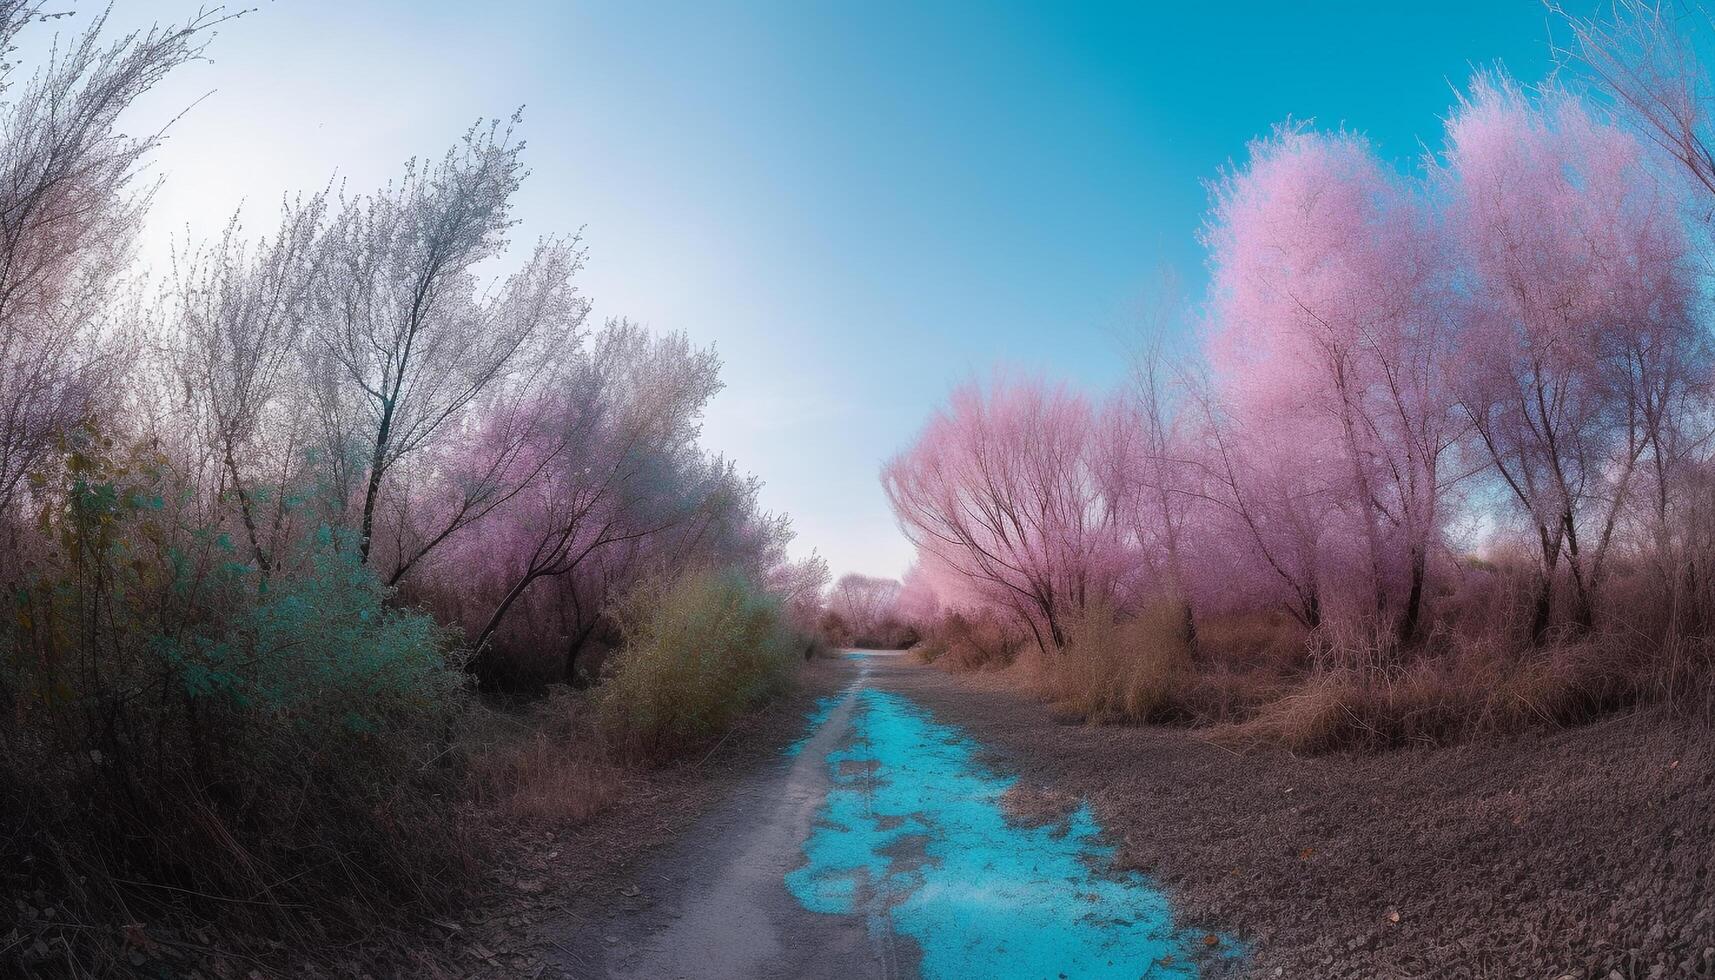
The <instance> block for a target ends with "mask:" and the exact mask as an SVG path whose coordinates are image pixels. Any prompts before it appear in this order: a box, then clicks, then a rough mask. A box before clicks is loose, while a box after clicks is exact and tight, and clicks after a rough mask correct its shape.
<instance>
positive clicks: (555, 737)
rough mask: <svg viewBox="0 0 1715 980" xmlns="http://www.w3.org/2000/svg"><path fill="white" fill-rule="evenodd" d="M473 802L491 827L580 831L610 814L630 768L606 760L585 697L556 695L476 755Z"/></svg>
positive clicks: (510, 725) (471, 785)
mask: <svg viewBox="0 0 1715 980" xmlns="http://www.w3.org/2000/svg"><path fill="white" fill-rule="evenodd" d="M470 770H471V772H470V783H469V791H468V792H469V798H470V801H471V803H472V805H473V807H474V808H475V809H476V811H477V812H478V814H479V815H480V822H482V823H484V824H498V825H502V826H525V827H531V828H536V829H557V828H563V827H573V826H577V825H579V824H582V823H584V822H585V821H587V820H589V819H590V818H592V817H594V816H596V815H598V814H600V813H601V812H602V811H604V810H606V809H607V808H608V807H609V806H611V805H612V804H613V803H614V802H616V801H617V800H618V799H619V798H620V795H621V793H622V792H623V790H624V787H625V775H626V773H625V770H624V769H622V768H620V767H619V766H617V765H615V764H614V763H613V762H612V761H610V760H609V759H607V758H606V757H605V754H604V752H603V749H602V745H601V742H600V740H599V736H598V733H597V732H596V730H595V726H594V724H593V720H592V719H591V717H590V711H589V709H588V706H587V699H586V697H585V696H584V695H582V694H580V693H577V692H572V691H566V690H564V689H561V690H557V691H555V692H554V693H553V694H551V695H550V696H549V697H548V699H547V700H546V701H545V702H544V703H543V704H542V705H540V706H539V707H538V708H537V709H536V710H535V711H534V712H532V717H531V718H529V719H527V720H525V721H524V722H523V723H520V722H518V721H516V720H512V721H509V722H508V723H506V724H505V726H504V728H503V729H502V728H500V727H499V726H496V730H495V731H494V733H493V734H491V735H490V736H489V737H488V738H487V739H485V744H484V745H482V746H481V747H480V748H478V749H477V750H475V751H473V752H472V755H471V766H470Z"/></svg>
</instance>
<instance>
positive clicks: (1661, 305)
mask: <svg viewBox="0 0 1715 980" xmlns="http://www.w3.org/2000/svg"><path fill="white" fill-rule="evenodd" d="M1565 26H1566V28H1567V29H1568V31H1569V32H1570V33H1569V36H1570V38H1571V41H1572V47H1571V49H1570V50H1568V51H1566V52H1564V55H1565V58H1566V60H1567V62H1568V70H1567V76H1568V78H1567V80H1566V81H1565V82H1564V83H1550V84H1546V85H1543V86H1540V87H1526V86H1524V85H1521V84H1520V83H1518V82H1516V81H1514V80H1512V79H1510V78H1507V77H1506V76H1504V75H1500V74H1494V73H1484V74H1479V75H1478V76H1477V77H1476V78H1475V79H1474V80H1473V81H1472V82H1471V84H1470V86H1469V88H1468V89H1467V90H1466V91H1465V92H1464V93H1463V94H1462V95H1461V96H1460V98H1459V101H1458V103H1457V104H1456V105H1455V106H1454V107H1453V108H1452V109H1451V110H1450V112H1449V114H1448V116H1447V119H1446V123H1445V139H1444V142H1443V143H1442V145H1441V147H1440V148H1439V149H1438V150H1437V151H1436V152H1434V153H1433V154H1431V155H1429V156H1427V157H1426V158H1425V159H1423V160H1422V161H1420V162H1419V164H1418V165H1417V166H1415V167H1413V168H1411V169H1408V170H1407V169H1398V168H1395V167H1393V166H1390V165H1389V164H1387V163H1385V162H1384V161H1383V160H1382V159H1381V158H1380V157H1378V155H1377V154H1376V152H1375V151H1374V149H1373V148H1372V147H1371V145H1370V144H1369V143H1368V142H1367V141H1366V140H1365V139H1364V138H1363V137H1362V136H1360V135H1357V134H1355V133H1352V132H1349V131H1344V130H1334V131H1329V130H1321V129H1317V128H1315V127H1313V126H1311V125H1308V124H1302V123H1288V124H1284V125H1282V126H1280V127H1278V128H1277V129H1276V130H1275V131H1274V132H1273V133H1272V134H1271V135H1269V136H1267V137H1264V138H1262V139H1259V140H1257V141H1256V142H1255V143H1253V144H1252V145H1251V147H1250V152H1249V158H1248V160H1247V161H1245V162H1244V163H1243V164H1242V165H1239V166H1236V167H1234V168H1233V169H1231V170H1230V171H1229V172H1226V173H1224V174H1222V175H1221V176H1220V178H1219V179H1218V180H1216V181H1215V182H1214V183H1213V184H1212V187H1211V192H1212V206H1211V211H1210V214H1209V218H1208V223H1207V226H1206V230H1205V233H1204V237H1203V240H1204V243H1205V244H1206V246H1207V249H1208V257H1209V263H1210V270H1211V285H1210V290H1209V293H1208V296H1207V298H1206V300H1205V301H1204V302H1202V303H1200V304H1197V305H1196V306H1195V307H1194V308H1193V309H1192V311H1191V312H1190V313H1189V320H1190V321H1191V322H1190V324H1189V329H1187V330H1185V331H1183V332H1184V333H1187V334H1188V335H1189V336H1190V338H1191V341H1190V343H1188V344H1187V345H1186V346H1185V348H1184V349H1182V350H1170V349H1167V348H1165V347H1164V346H1163V345H1162V344H1161V342H1160V341H1159V337H1160V336H1162V335H1164V334H1167V333H1170V332H1171V331H1170V330H1169V329H1168V328H1170V327H1172V326H1173V325H1174V323H1173V321H1174V318H1175V316H1176V315H1177V311H1178V308H1179V307H1180V305H1181V304H1179V303H1178V302H1177V301H1176V300H1175V299H1174V298H1173V297H1172V296H1171V295H1170V291H1169V290H1164V295H1165V298H1164V300H1163V304H1162V313H1161V314H1160V315H1159V316H1158V317H1156V318H1155V320H1154V321H1153V322H1151V323H1150V324H1148V325H1147V328H1148V329H1147V330H1146V333H1148V334H1150V335H1151V338H1150V340H1149V341H1147V342H1146V343H1144V344H1141V345H1140V349H1139V351H1138V353H1137V355H1136V357H1135V359H1134V361H1133V370H1132V372H1131V377H1130V380H1129V382H1128V383H1127V384H1126V385H1125V386H1124V387H1123V388H1122V390H1119V391H1117V392H1114V393H1111V394H1107V395H1102V396H1094V395H1089V394H1085V393H1082V392H1079V391H1076V390H1073V389H1071V388H1068V387H1066V386H1064V385H1058V384H1053V383H1050V382H1046V381H1043V380H1040V379H1036V378H1030V377H1018V376H1011V375H1006V374H997V375H995V376H993V377H992V378H990V379H988V380H986V381H984V382H979V383H972V384H968V385H966V386H964V387H961V388H959V389H958V390H957V391H955V392H954V393H953V395H952V397H951V400H950V402H949V403H948V404H947V405H946V407H945V408H944V409H942V410H941V411H940V412H938V413H937V414H936V415H935V416H934V417H933V418H932V419H931V420H930V421H929V422H928V424H927V425H926V426H925V428H924V429H923V431H922V433H921V435H920V436H919V437H918V439H917V441H916V442H915V444H913V445H912V446H910V447H909V448H907V449H906V450H905V451H904V452H902V453H901V454H900V455H899V456H897V457H896V458H895V459H893V460H892V461H891V462H889V463H888V464H887V466H886V467H885V469H884V471H883V477H882V479H883V483H884V485H885V488H886V490H887V493H888V495H889V497H890V498H891V501H892V503H893V506H894V509H895V511H896V513H897V515H898V517H899V520H900V522H901V525H902V526H903V527H904V528H905V530H906V532H907V534H908V535H909V536H910V538H911V539H912V541H913V542H914V543H915V545H916V547H917V554H918V561H917V564H916V565H915V567H914V568H913V569H912V570H911V572H910V574H908V575H907V577H906V578H905V580H904V582H903V586H902V589H901V591H900V593H899V595H898V596H897V599H896V610H897V613H896V615H897V616H898V617H899V618H900V619H901V620H902V621H904V622H907V623H909V624H911V625H912V626H913V627H914V628H915V629H916V630H918V631H919V632H920V633H921V635H922V637H923V640H922V643H921V644H920V645H919V647H918V649H919V653H920V655H921V656H922V657H923V658H924V659H929V660H934V661H936V662H938V663H943V664H947V665H949V666H951V667H954V668H959V669H973V668H990V667H1008V668H1009V669H1011V670H1013V671H1015V673H1017V674H1018V675H1019V676H1020V677H1021V678H1022V679H1023V681H1024V682H1025V683H1027V684H1028V685H1030V686H1032V687H1034V688H1035V689H1037V690H1039V691H1040V693H1041V694H1042V696H1043V697H1045V698H1047V699H1049V700H1051V701H1052V702H1053V703H1054V705H1055V706H1056V708H1057V710H1059V711H1061V712H1063V713H1064V714H1066V715H1068V716H1071V717H1076V718H1083V719H1088V720H1091V721H1134V722H1164V723H1174V724H1196V725H1206V726H1215V728H1216V729H1217V734H1218V735H1219V736H1220V737H1222V738H1226V739H1230V740H1233V741H1236V742H1241V743H1243V742H1265V743H1277V744H1283V745H1286V746H1288V747H1290V748H1293V749H1295V750H1301V751H1328V750H1338V749H1348V748H1382V747H1388V746H1397V745H1405V744H1425V743H1428V744H1434V743H1442V742H1448V741H1452V740H1457V739H1461V738H1467V737H1470V736H1473V735H1478V734H1483V733H1492V732H1509V731H1516V730H1519V729H1522V728H1528V727H1536V726H1557V725H1566V724H1573V723H1578V722H1581V721H1585V720H1587V719H1591V718H1594V717H1597V716H1599V715H1601V714H1604V713H1607V712H1612V711H1615V710H1619V709H1622V708H1626V707H1629V706H1636V705H1662V706H1665V710H1669V711H1673V712H1677V713H1680V714H1683V715H1687V716H1693V717H1698V718H1703V719H1712V718H1715V621H1712V620H1711V619H1710V615H1709V611H1710V610H1711V609H1715V575H1712V572H1711V570H1712V569H1715V538H1711V535H1710V529H1711V527H1712V526H1715V525H1712V524H1711V516H1712V515H1715V387H1712V386H1715V346H1712V344H1711V339H1712V338H1711V333H1710V298H1711V297H1710V296H1709V285H1708V279H1707V274H1706V272H1705V270H1706V268H1707V264H1708V262H1709V260H1710V258H1711V252H1710V242H1711V237H1710V233H1711V231H1712V228H1711V226H1710V224H1709V218H1708V215H1709V203H1710V200H1711V198H1710V193H1711V190H1710V189H1711V188H1712V187H1715V179H1712V169H1711V157H1710V154H1709V151H1708V149H1707V147H1708V146H1709V136H1710V134H1709V132H1708V130H1707V125H1708V119H1709V109H1710V105H1709V104H1708V103H1707V102H1705V101H1701V98H1702V94H1703V93H1705V92H1707V91H1708V80H1707V78H1706V77H1705V76H1704V75H1703V74H1702V73H1701V72H1700V70H1699V69H1698V68H1697V63H1696V59H1695V58H1694V57H1692V53H1693V50H1694V47H1695V42H1694V39H1692V38H1690V37H1688V36H1686V35H1684V34H1682V33H1680V28H1681V26H1682V22H1681V21H1679V20H1672V19H1669V18H1668V17H1667V16H1666V15H1665V14H1663V13H1661V12H1660V11H1658V10H1657V8H1656V7H1654V6H1653V5H1648V4H1632V3H1622V4H1620V5H1619V6H1618V7H1617V8H1616V9H1615V11H1614V19H1612V20H1606V21H1582V20H1577V19H1572V18H1568V19H1567V20H1566V23H1565Z"/></svg>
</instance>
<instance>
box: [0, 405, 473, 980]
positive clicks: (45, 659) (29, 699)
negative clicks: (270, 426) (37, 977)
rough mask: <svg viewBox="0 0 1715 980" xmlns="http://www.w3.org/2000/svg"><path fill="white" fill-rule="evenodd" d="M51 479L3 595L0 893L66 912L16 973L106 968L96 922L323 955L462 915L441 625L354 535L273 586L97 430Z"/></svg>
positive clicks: (316, 548)
mask: <svg viewBox="0 0 1715 980" xmlns="http://www.w3.org/2000/svg"><path fill="white" fill-rule="evenodd" d="M57 472H58V474H59V478H60V479H63V484H61V485H55V484H53V483H51V482H50V480H49V478H48V477H43V478H41V479H39V480H38V481H37V487H36V490H37V493H38V494H39V497H40V499H42V500H43V501H45V505H44V507H43V508H42V509H41V511H40V514H39V517H38V520H37V521H36V522H35V523H34V524H33V525H32V526H31V527H28V528H20V527H16V526H14V527H13V528H11V532H12V533H11V535H10V536H9V541H10V542H11V543H12V545H13V546H14V547H17V548H18V549H19V553H21V554H23V555H24V556H25V557H26V561H23V562H20V563H19V564H18V565H16V566H14V567H15V569H17V571H16V572H15V573H14V574H13V575H11V576H9V577H8V578H6V579H5V580H3V581H0V587H3V588H4V589H5V591H6V593H7V596H6V598H7V599H8V604H9V606H10V609H9V610H8V613H9V614H8V615H6V616H4V617H0V893H3V892H5V891H36V890H39V894H43V895H47V896H52V898H49V899H47V900H46V902H47V904H48V905H49V909H48V911H50V912H52V914H51V915H48V914H46V913H44V915H43V917H42V919H41V920H40V921H38V922H36V923H35V925H34V926H29V927H28V928H27V931H34V932H36V939H35V941H31V942H24V943H16V944H12V945H11V946H10V947H9V950H10V953H9V954H0V973H9V972H13V971H16V972H28V971H30V970H33V969H35V968H36V966H38V965H39V964H34V965H33V964H32V963H31V962H29V959H30V957H32V956H40V955H48V956H50V957H51V958H52V959H53V960H54V961H56V962H60V963H76V964H79V967H80V969H81V970H83V971H84V972H88V973H92V974H104V973H107V972H111V970H112V968H113V966H114V964H113V962H112V960H111V957H112V956H113V955H115V949H114V947H115V946H116V944H117V942H118V940H119V939H120V934H119V933H118V932H116V931H108V930H91V929H88V928H82V927H80V926H79V925H78V924H79V923H92V922H138V923H145V924H148V925H149V927H150V928H153V927H154V926H155V925H158V924H160V923H162V922H163V921H166V922H171V921H172V920H174V919H175V918H177V917H179V916H181V915H187V914H188V915H190V916H192V917H195V918H201V919H202V920H204V921H207V920H211V919H216V918H218V920H219V921H221V922H223V923H224V924H226V925H228V926H230V927H233V928H234V929H235V930H238V931H242V932H254V933H258V934H269V935H273V936H276V937H281V938H285V939H288V940H289V941H290V944H291V945H292V946H293V947H294V948H296V949H298V950H299V951H301V952H308V951H310V950H312V949H313V948H314V947H315V946H316V944H318V943H324V942H329V941H333V940H338V939H342V938H344V939H349V938H350V937H351V936H352V935H353V934H354V933H355V932H356V931H357V930H358V929H360V928H361V924H362V923H363V922H366V921H370V920H372V919H373V918H374V910H375V909H378V908H388V907H392V908H398V907H401V906H411V907H428V906H432V905H436V904H439V903H441V902H443V901H445V899H446V898H447V897H449V895H450V894H451V893H453V892H454V891H455V890H456V887H455V886H456V885H457V882H458V879H459V878H460V877H461V876H462V874H463V873H464V872H465V870H466V868H465V858H464V854H465V852H464V850H463V848H462V846H461V839H462V838H461V830H460V828H459V826H458V816H457V810H456V808H455V807H454V806H452V805H450V801H451V800H453V799H454V798H455V794H456V792H457V789H458V784H457V773H456V772H455V771H454V770H453V768H452V767H451V766H449V765H448V764H447V762H446V747H447V745H448V735H449V733H450V732H451V730H452V729H453V727H454V726H455V724H456V723H457V721H458V718H459V716H460V715H461V713H463V712H464V711H466V710H467V708H468V703H467V699H466V697H465V694H464V688H463V680H462V672H461V671H459V670H458V668H457V665H456V664H452V663H449V662H448V659H447V651H448V649H449V644H448V642H447V638H446V637H445V636H444V635H443V633H442V631H441V630H440V629H439V628H438V627H436V626H435V624H434V623H433V622H432V621H431V620H430V619H429V618H428V617H426V616H424V615H423V614H421V613H419V612H416V611H413V610H407V609H397V608H390V607H389V606H388V605H386V599H387V596H388V592H387V590H386V589H385V588H384V587H383V586H382V585H381V584H380V583H379V582H378V581H377V580H376V578H375V576H374V574H373V573H372V572H370V571H369V570H368V569H367V568H365V567H364V566H363V565H362V564H361V563H360V562H359V560H358V559H357V557H356V553H355V549H354V548H353V547H352V544H353V542H352V541H351V540H350V539H349V537H348V536H345V535H342V534H339V533H336V532H334V531H332V530H325V529H324V530H322V531H321V532H319V533H312V534H309V535H307V536H305V537H304V539H303V540H300V541H297V542H295V543H294V544H293V546H292V549H291V553H290V554H286V555H282V556H281V559H282V560H280V561H278V562H276V563H275V567H274V569H273V571H272V573H271V574H270V575H267V576H264V575H263V574H262V573H261V571H260V570H259V569H258V568H257V567H256V566H255V565H253V564H251V563H249V562H246V561H243V560H241V556H240V553H239V549H238V548H236V547H235V546H234V545H233V543H232V541H231V539H230V537H229V535H228V534H227V533H226V532H225V531H224V530H223V529H221V528H220V527H218V526H215V527H211V526H208V525H206V524H201V523H198V520H199V511H198V509H197V508H196V507H195V506H191V505H187V504H186V501H188V500H190V499H191V495H190V494H188V493H186V492H184V491H183V490H182V489H181V488H180V486H179V484H178V483H177V481H176V477H175V475H174V474H173V473H172V472H170V471H169V469H168V468H167V467H166V465H165V463H164V461H162V460H160V459H158V458H155V457H151V456H150V455H149V454H147V453H143V452H136V453H131V454H127V455H124V456H119V455H116V454H115V453H114V451H113V449H112V447H111V446H110V445H109V444H107V443H105V442H103V441H101V440H99V439H93V438H91V439H86V440H78V441H77V442H76V443H75V444H74V445H71V446H70V447H68V449H67V451H66V454H65V458H64V460H63V464H62V466H61V467H60V469H59V470H58V471H57ZM26 801H27V805H26ZM5 898H6V897H5V896H4V895H3V894H0V900H5ZM39 901H40V900H39ZM6 904H7V905H8V906H10V905H11V904H12V903H11V902H10V901H6ZM103 944H106V945H105V946H104V945H103ZM159 948H160V949H163V950H164V949H166V948H168V947H167V946H165V945H160V946H159ZM43 951H46V952H45V953H44V952H43ZM133 952H135V951H133ZM6 955H11V956H17V957H22V959H20V960H18V961H17V962H12V963H8V962H7V960H6V959H5V958H4V957H5V956H6ZM150 955H153V954H150ZM73 972H76V971H73Z"/></svg>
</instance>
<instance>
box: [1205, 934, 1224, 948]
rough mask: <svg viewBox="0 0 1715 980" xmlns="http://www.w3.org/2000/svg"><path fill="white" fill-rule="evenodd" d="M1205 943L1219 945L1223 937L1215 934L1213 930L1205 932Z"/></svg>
mask: <svg viewBox="0 0 1715 980" xmlns="http://www.w3.org/2000/svg"><path fill="white" fill-rule="evenodd" d="M1203 945H1205V946H1219V945H1221V937H1219V936H1217V935H1215V934H1214V933H1212V932H1210V933H1204V935H1203Z"/></svg>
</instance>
